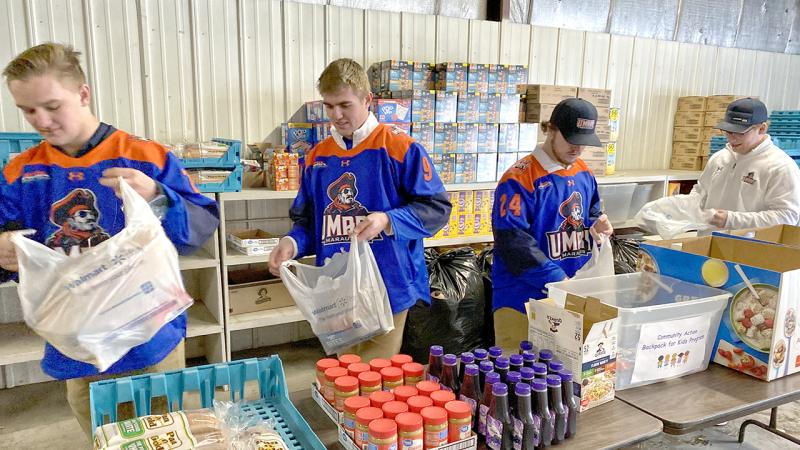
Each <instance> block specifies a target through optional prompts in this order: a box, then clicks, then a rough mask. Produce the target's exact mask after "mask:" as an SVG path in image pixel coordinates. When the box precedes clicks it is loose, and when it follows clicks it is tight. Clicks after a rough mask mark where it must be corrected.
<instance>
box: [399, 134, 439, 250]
mask: <svg viewBox="0 0 800 450" xmlns="http://www.w3.org/2000/svg"><path fill="white" fill-rule="evenodd" d="M396 169H397V173H398V178H399V181H400V190H401V191H402V193H403V196H404V197H405V198H406V199H407V203H406V205H404V206H401V207H398V208H394V209H391V210H389V211H386V215H388V216H389V221H390V222H391V224H392V233H393V236H394V238H395V239H398V240H416V239H422V238H426V237H430V236H433V235H434V234H436V232H437V231H439V230H440V229H441V228H442V227H443V226H445V224H446V223H447V222H448V221H449V220H450V210H451V209H452V205H451V204H450V199H449V198H448V197H447V194H446V191H445V189H444V185H443V184H442V180H441V179H439V175H438V174H437V173H436V170H435V169H434V168H433V164H432V163H431V160H430V157H429V156H428V154H427V152H425V149H424V148H422V146H421V145H419V144H418V143H416V142H414V143H412V144H411V145H410V146H409V148H408V151H406V154H405V157H404V160H403V162H402V163H397V168H396Z"/></svg>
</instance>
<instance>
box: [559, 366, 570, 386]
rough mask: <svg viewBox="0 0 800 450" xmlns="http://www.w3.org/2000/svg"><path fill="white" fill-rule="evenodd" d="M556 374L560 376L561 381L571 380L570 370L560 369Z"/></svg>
mask: <svg viewBox="0 0 800 450" xmlns="http://www.w3.org/2000/svg"><path fill="white" fill-rule="evenodd" d="M558 376H560V377H561V382H562V383H566V382H568V381H572V371H571V370H567V369H562V370H560V371H559V372H558Z"/></svg>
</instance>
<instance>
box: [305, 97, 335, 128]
mask: <svg viewBox="0 0 800 450" xmlns="http://www.w3.org/2000/svg"><path fill="white" fill-rule="evenodd" d="M306 120H307V121H308V122H311V123H315V122H328V121H329V120H330V119H328V114H327V113H326V112H325V106H324V105H323V104H322V101H321V100H316V101H313V102H306Z"/></svg>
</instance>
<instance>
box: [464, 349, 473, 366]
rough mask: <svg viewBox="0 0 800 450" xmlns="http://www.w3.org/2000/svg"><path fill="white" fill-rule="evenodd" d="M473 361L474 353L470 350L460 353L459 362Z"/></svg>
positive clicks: (468, 362) (469, 362)
mask: <svg viewBox="0 0 800 450" xmlns="http://www.w3.org/2000/svg"><path fill="white" fill-rule="evenodd" d="M474 362H475V355H473V354H472V353H470V352H464V353H462V354H461V363H462V364H472V363H474Z"/></svg>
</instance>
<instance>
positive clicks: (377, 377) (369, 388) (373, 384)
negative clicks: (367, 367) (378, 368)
mask: <svg viewBox="0 0 800 450" xmlns="http://www.w3.org/2000/svg"><path fill="white" fill-rule="evenodd" d="M358 386H359V390H360V392H361V396H362V397H369V394H372V393H373V392H376V391H380V390H381V374H379V373H378V372H362V373H360V374H358Z"/></svg>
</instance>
